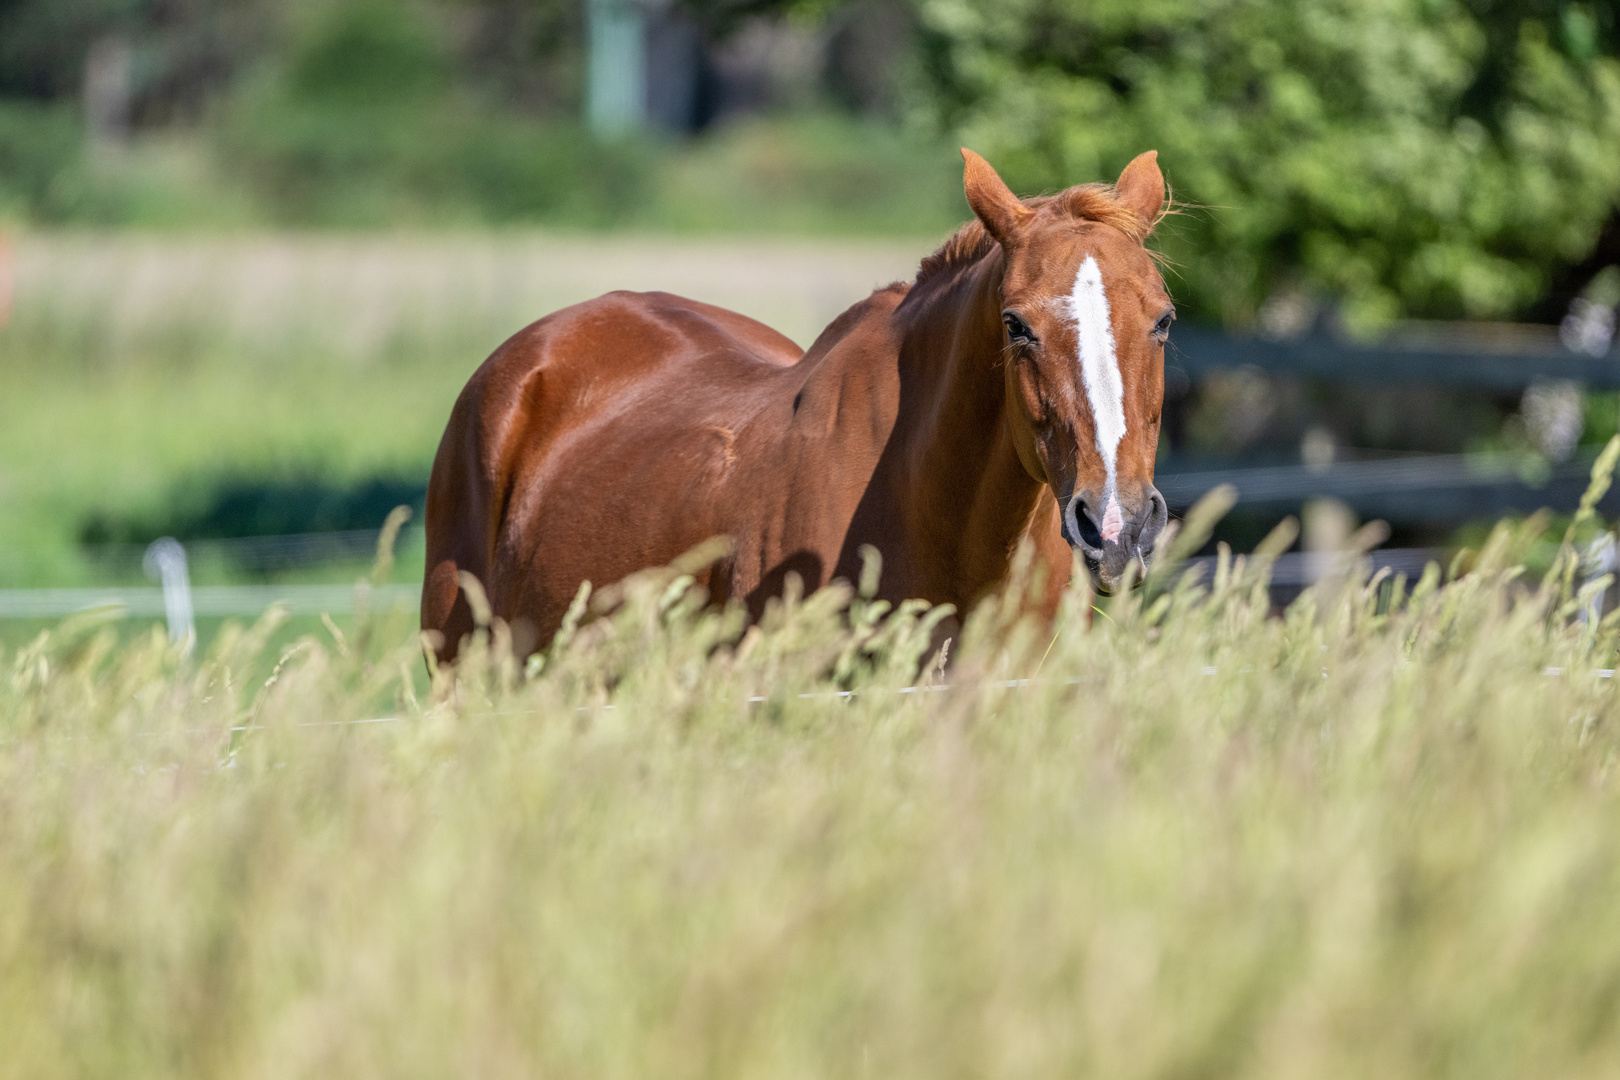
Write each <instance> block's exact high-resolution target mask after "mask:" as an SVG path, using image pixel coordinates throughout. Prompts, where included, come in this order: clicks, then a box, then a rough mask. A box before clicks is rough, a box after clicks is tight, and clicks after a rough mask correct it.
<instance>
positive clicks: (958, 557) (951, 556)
mask: <svg viewBox="0 0 1620 1080" xmlns="http://www.w3.org/2000/svg"><path fill="white" fill-rule="evenodd" d="M1001 271H1002V264H1001V253H1000V250H999V249H994V250H992V252H991V253H990V254H989V255H987V256H985V257H983V258H980V259H978V260H975V261H974V262H973V263H971V264H969V265H966V266H963V267H960V268H958V269H954V270H951V271H947V272H946V273H948V274H949V277H947V278H943V279H939V280H936V281H929V282H926V283H924V284H922V285H919V286H917V287H916V288H915V289H914V290H913V295H912V296H910V297H908V298H907V303H906V304H905V305H904V306H903V308H902V309H901V310H900V311H898V312H897V313H896V315H897V316H898V317H900V318H903V319H904V320H905V322H904V324H903V327H902V331H901V346H900V382H901V405H900V414H899V417H898V419H897V422H896V430H895V436H896V437H897V438H899V439H901V440H902V445H903V452H902V453H901V454H900V455H899V464H900V465H901V468H902V469H903V470H904V472H903V475H902V476H900V477H897V480H899V482H900V484H901V485H903V486H902V490H903V491H904V492H905V493H906V497H907V498H908V499H909V501H910V504H911V505H910V510H911V513H912V514H914V515H916V516H917V517H918V518H920V519H921V522H920V523H922V524H924V528H922V529H921V530H915V531H914V535H920V536H921V537H922V538H923V542H924V543H925V544H929V545H931V546H934V547H938V548H940V549H941V550H938V551H930V552H927V553H926V555H928V556H937V557H938V558H939V559H940V560H941V561H940V562H939V563H938V564H937V565H941V566H948V567H954V568H956V570H955V576H956V578H957V580H956V581H954V582H953V585H954V587H955V588H954V591H958V592H960V593H961V594H962V595H961V597H960V599H961V600H962V601H964V602H966V601H971V600H972V599H974V596H975V594H977V593H978V592H979V591H980V590H982V589H984V588H987V587H989V586H991V585H993V584H995V583H996V582H997V581H999V580H1000V578H1001V577H1002V576H1003V575H1004V574H1005V572H1006V569H1007V565H1008V562H1009V561H1010V558H1011V555H1012V552H1013V550H1014V548H1015V547H1016V546H1017V543H1018V539H1019V537H1020V536H1021V535H1022V534H1023V532H1024V530H1025V528H1026V527H1027V525H1028V523H1029V519H1030V515H1031V514H1032V513H1033V512H1034V509H1035V505H1036V501H1037V499H1038V498H1039V496H1040V490H1041V489H1040V484H1039V483H1037V482H1036V481H1035V480H1034V479H1033V478H1031V477H1030V475H1029V473H1028V471H1027V470H1026V469H1025V468H1024V467H1023V464H1022V463H1021V462H1020V461H1019V458H1018V453H1017V450H1016V448H1015V447H1014V444H1013V439H1012V432H1011V431H1010V429H1009V427H1008V423H1007V401H1006V397H1007V389H1006V375H1005V371H1004V370H1003V363H1004V360H1003V355H1002V351H1003V349H1004V347H1005V341H1004V338H1003V336H1002V330H1001Z"/></svg>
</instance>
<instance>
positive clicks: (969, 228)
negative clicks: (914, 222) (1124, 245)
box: [916, 184, 1170, 285]
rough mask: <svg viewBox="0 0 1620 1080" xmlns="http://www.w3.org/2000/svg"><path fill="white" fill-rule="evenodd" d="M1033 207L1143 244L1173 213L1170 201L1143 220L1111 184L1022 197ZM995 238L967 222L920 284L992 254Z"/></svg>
mask: <svg viewBox="0 0 1620 1080" xmlns="http://www.w3.org/2000/svg"><path fill="white" fill-rule="evenodd" d="M1021 201H1022V202H1023V204H1024V205H1025V206H1027V207H1029V208H1030V209H1031V210H1040V209H1042V208H1044V207H1047V206H1055V207H1056V208H1057V209H1059V210H1060V211H1062V212H1063V213H1064V214H1065V215H1066V216H1068V217H1070V218H1073V219H1075V220H1076V221H1095V222H1097V223H1098V224H1100V225H1108V226H1112V227H1113V228H1115V229H1118V230H1119V231H1120V232H1122V233H1124V234H1125V235H1126V236H1128V237H1129V238H1130V239H1131V240H1132V241H1134V242H1136V243H1138V244H1140V243H1144V242H1146V240H1147V238H1148V237H1149V236H1150V235H1152V233H1153V230H1154V229H1155V228H1156V227H1157V226H1158V224H1159V222H1160V221H1162V220H1164V217H1165V215H1166V214H1168V213H1169V212H1170V203H1169V200H1166V202H1165V205H1164V206H1163V207H1162V208H1161V209H1160V210H1159V213H1158V214H1157V215H1155V216H1154V217H1153V218H1152V220H1147V221H1145V220H1143V219H1142V217H1141V216H1140V215H1138V214H1137V213H1136V211H1134V210H1132V209H1131V208H1129V207H1128V206H1126V205H1124V204H1123V203H1121V202H1120V201H1119V197H1118V196H1117V195H1116V194H1115V191H1114V185H1112V184H1079V185H1076V186H1075V187H1072V188H1068V189H1066V190H1064V191H1060V192H1058V193H1057V194H1056V195H1036V196H1034V197H1033V198H1028V199H1023V200H1021ZM995 245H996V242H995V239H994V238H993V237H992V236H991V235H990V234H989V232H987V231H986V230H985V227H984V223H983V222H981V221H979V219H978V218H974V219H973V220H971V221H969V222H967V223H966V224H965V225H963V226H962V227H961V228H959V229H957V230H956V232H954V233H952V234H951V236H950V238H949V239H947V240H946V241H945V242H944V243H943V244H941V245H940V246H939V249H938V250H937V251H935V252H934V253H933V254H931V255H927V256H925V257H924V258H923V261H922V263H921V264H920V265H919V266H918V267H917V280H916V283H917V284H918V285H922V284H924V283H926V282H928V281H930V280H932V279H933V278H936V277H939V276H941V275H943V274H946V273H949V272H950V271H952V270H957V269H960V268H962V267H964V266H970V265H972V264H973V263H975V262H978V261H979V260H980V259H982V258H983V257H984V256H986V255H988V254H989V253H990V250H991V249H992V248H994V247H995Z"/></svg>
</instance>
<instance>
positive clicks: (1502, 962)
mask: <svg viewBox="0 0 1620 1080" xmlns="http://www.w3.org/2000/svg"><path fill="white" fill-rule="evenodd" d="M1198 526H1199V522H1198V521H1196V520H1194V521H1193V522H1192V524H1191V525H1190V526H1189V529H1190V531H1191V532H1196V531H1197V529H1198ZM1538 533H1539V525H1536V524H1533V525H1532V526H1531V527H1530V528H1529V529H1527V530H1520V531H1519V532H1517V533H1515V532H1513V531H1512V530H1505V531H1503V532H1500V533H1498V534H1497V536H1496V537H1495V538H1494V539H1493V541H1492V543H1491V544H1490V545H1489V546H1488V548H1487V550H1485V551H1484V552H1482V553H1481V554H1480V557H1479V558H1478V559H1477V560H1476V562H1475V564H1474V565H1475V569H1474V570H1473V572H1472V573H1470V574H1469V575H1468V576H1466V577H1463V578H1460V579H1458V580H1456V581H1452V582H1445V583H1442V581H1441V580H1440V575H1439V574H1438V573H1437V572H1431V573H1430V574H1429V575H1427V576H1425V577H1424V579H1423V580H1422V581H1420V582H1416V583H1408V582H1400V583H1396V584H1395V587H1394V588H1393V589H1391V588H1389V583H1387V582H1384V583H1378V582H1373V583H1367V582H1363V581H1362V580H1361V579H1360V578H1359V577H1358V576H1356V575H1355V574H1351V575H1349V576H1348V577H1337V578H1333V579H1330V580H1325V581H1323V582H1322V583H1320V584H1319V585H1318V586H1316V587H1315V588H1313V589H1312V590H1311V591H1309V592H1307V593H1306V595H1305V596H1304V597H1302V598H1301V599H1300V601H1298V602H1297V603H1296V604H1294V605H1293V606H1292V607H1291V608H1290V609H1289V610H1288V611H1287V612H1286V613H1285V614H1284V615H1283V616H1282V617H1274V616H1272V614H1271V613H1270V609H1269V604H1268V601H1267V599H1266V597H1265V593H1264V591H1263V588H1262V586H1261V580H1262V578H1263V575H1264V572H1265V566H1266V563H1267V556H1266V555H1265V554H1263V553H1262V554H1261V555H1260V556H1258V557H1255V558H1251V559H1249V560H1246V561H1243V562H1240V563H1235V564H1234V563H1231V562H1225V563H1223V564H1222V567H1221V570H1220V573H1219V574H1218V575H1217V576H1216V578H1215V580H1214V581H1213V582H1211V583H1207V584H1204V585H1197V584H1194V583H1192V582H1191V581H1189V580H1186V579H1177V578H1176V577H1175V575H1173V574H1165V575H1163V576H1161V577H1160V578H1159V579H1156V580H1155V581H1154V582H1152V583H1151V584H1150V589H1149V590H1148V591H1147V592H1138V593H1134V594H1131V595H1127V596H1122V597H1119V598H1116V599H1112V600H1106V601H1101V602H1100V604H1101V606H1100V607H1099V608H1097V611H1096V614H1095V615H1094V617H1089V618H1088V611H1089V610H1090V609H1091V605H1092V603H1093V600H1092V598H1091V597H1090V596H1089V595H1088V594H1086V593H1085V592H1083V591H1081V590H1076V591H1074V592H1072V593H1071V594H1070V595H1069V596H1068V598H1067V600H1066V603H1065V608H1064V611H1063V613H1062V616H1061V618H1060V621H1059V625H1058V631H1057V634H1056V637H1055V639H1054V638H1053V637H1052V636H1051V635H1050V634H1048V633H1047V632H1045V631H1043V630H1040V629H1038V628H1036V627H1034V626H1031V625H1028V624H1024V623H1020V622H1019V621H1018V620H1017V618H1016V617H1015V609H1014V607H1013V606H1012V605H1011V604H1010V603H1009V602H1005V601H995V602H991V603H989V604H987V605H986V606H985V607H984V608H982V609H981V610H980V611H978V612H977V613H976V614H975V615H974V617H973V618H972V619H971V620H969V623H968V627H967V630H966V632H965V634H964V637H963V641H962V643H961V645H960V647H957V648H954V649H953V663H952V665H951V666H950V668H949V669H947V670H946V671H943V672H941V671H940V670H938V669H937V668H936V667H934V665H933V664H932V663H931V661H930V659H929V656H930V652H929V650H930V648H931V644H930V636H929V633H928V630H927V624H928V622H929V620H930V615H929V614H928V613H925V612H921V611H911V610H907V611H906V612H904V613H903V614H901V615H900V616H898V617H895V618H892V619H890V620H889V621H888V622H878V621H876V620H877V619H878V618H879V616H881V615H882V614H883V612H882V611H881V609H878V608H875V607H871V606H868V605H867V604H866V603H865V602H863V601H861V600H859V599H858V598H857V599H856V601H855V604H854V607H853V608H852V609H851V610H850V611H849V613H848V614H844V613H842V609H843V608H844V606H845V603H846V602H847V601H848V599H849V593H848V592H847V591H842V590H828V591H825V592H822V593H818V594H816V595H814V596H811V597H808V598H803V599H800V598H796V597H793V596H790V597H789V598H788V600H787V601H786V602H785V603H782V604H780V605H778V606H776V607H775V608H773V610H772V611H771V612H770V613H769V614H768V615H767V617H766V618H765V620H764V621H763V623H762V624H761V625H759V626H758V627H756V628H753V629H748V630H747V631H746V632H745V631H744V628H743V625H742V620H741V618H740V616H739V615H738V614H737V613H736V612H735V611H726V612H714V611H710V610H706V609H704V608H702V607H701V605H700V603H699V600H700V598H699V597H698V596H696V595H695V594H694V593H692V592H690V591H688V590H687V589H686V588H685V584H684V582H683V581H681V580H680V579H676V578H673V577H672V575H671V573H669V572H656V573H650V574H648V575H645V576H643V577H642V578H640V579H638V580H637V581H636V582H634V583H633V584H632V585H631V586H630V587H629V588H627V589H626V590H625V600H624V604H623V607H622V608H621V609H620V610H619V611H618V612H617V614H615V615H613V616H611V617H610V618H605V619H600V620H598V621H596V622H593V623H588V624H586V625H585V626H583V627H581V628H579V629H578V631H577V632H576V633H571V634H566V635H565V636H564V638H565V639H564V641H563V642H562V643H561V644H559V645H558V646H557V647H555V648H554V649H553V650H552V651H551V652H550V653H549V654H548V655H546V656H545V657H544V658H543V659H541V660H537V661H535V662H533V663H531V664H530V665H529V669H530V677H529V678H528V679H526V680H525V679H524V678H522V677H521V674H520V672H519V670H518V668H517V665H515V664H514V663H513V662H512V661H511V659H510V658H509V657H507V656H505V655H504V652H503V642H504V641H505V635H504V632H503V630H502V628H501V627H500V626H499V625H498V624H497V625H496V626H495V627H493V628H492V632H491V633H489V634H486V635H484V636H483V637H481V638H480V640H479V641H478V642H475V643H474V645H473V646H472V648H471V649H470V650H469V653H468V657H467V659H466V661H465V663H464V665H463V668H462V669H461V671H460V672H459V675H458V677H457V678H455V679H452V678H451V677H450V675H449V673H444V672H441V673H440V674H439V675H438V676H437V677H436V678H435V679H434V681H433V684H432V686H431V687H429V686H426V685H425V684H424V680H423V675H422V669H421V662H420V658H419V653H418V651H417V647H416V646H415V644H414V642H411V641H409V640H408V638H407V637H406V636H405V635H404V634H402V633H401V631H400V629H399V628H398V627H396V628H394V629H392V630H389V629H387V628H384V627H370V628H368V627H366V626H365V625H361V626H356V627H351V628H349V629H348V630H345V631H343V632H342V635H341V637H338V636H335V635H333V634H332V633H330V632H328V631H325V630H323V631H321V632H320V633H319V634H317V635H316V636H314V637H309V638H306V639H304V640H302V641H299V642H296V643H293V644H292V645H291V647H287V648H282V647H279V646H278V647H277V648H275V650H274V651H273V652H269V653H267V646H266V644H265V642H266V640H267V638H268V636H269V635H271V634H272V633H273V630H272V627H273V620H267V621H265V622H263V623H261V624H260V625H259V626H257V627H255V628H253V629H248V630H238V631H235V632H232V633H230V634H226V635H222V636H221V637H220V638H218V639H217V640H216V641H215V643H214V644H213V646H212V647H211V648H210V649H209V650H207V652H206V654H205V655H202V656H199V657H196V658H193V659H184V658H183V657H182V656H181V655H180V653H179V652H178V651H177V650H176V649H175V648H173V647H171V646H170V645H169V644H168V643H167V642H166V641H165V640H163V638H162V637H161V635H159V634H154V635H153V636H152V637H150V638H147V639H143V640H140V641H137V642H133V643H130V644H127V645H123V646H115V645H113V644H112V643H111V639H110V638H109V637H108V636H107V635H106V632H105V631H104V630H101V629H98V628H96V627H95V626H93V625H82V624H81V625H71V624H69V625H64V626H63V627H61V628H59V629H57V630H55V631H53V632H52V633H51V634H49V635H48V636H45V637H42V638H41V639H40V640H38V641H37V642H35V643H34V644H33V645H31V646H29V647H27V648H24V649H22V650H14V651H12V652H10V653H8V654H6V655H5V656H3V657H0V673H3V675H0V821H3V822H4V823H5V828H4V829H3V830H0V1045H4V1046H5V1048H6V1052H5V1055H4V1061H5V1064H6V1070H5V1071H6V1072H7V1073H9V1074H13V1075H18V1076H31V1077H50V1076H58V1075H69V1074H72V1075H117V1076H120V1077H136V1076H145V1075H154V1076H156V1075H162V1076H174V1075H232V1076H259V1075H263V1076H272V1075H273V1076H277V1077H284V1076H294V1075H311V1076H333V1075H343V1076H355V1075H386V1076H390V1077H394V1076H412V1075H422V1076H445V1075H512V1076H519V1075H521V1076H535V1075H545V1076H591V1077H614V1076H618V1077H626V1078H629V1077H643V1076H665V1077H682V1076H692V1077H718V1076H878V1077H899V1076H928V1077H937V1076H974V1077H984V1076H994V1077H1002V1076H1006V1077H1014V1076H1020V1077H1021V1076H1060V1075H1061V1076H1104V1077H1111V1078H1114V1077H1132V1076H1166V1075H1188V1076H1244V1077H1267V1076H1275V1077H1287V1078H1297V1077H1315V1076H1321V1077H1326V1076H1345V1077H1349V1076H1414V1077H1415V1076H1425V1077H1427V1076H1436V1075H1455V1076H1469V1077H1493V1076H1500V1077H1521V1076H1526V1075H1558V1076H1572V1075H1573V1076H1579V1075H1591V1076H1598V1075H1610V1074H1612V1073H1613V1072H1614V1071H1615V1070H1616V1069H1617V1068H1620V1037H1617V1034H1616V1032H1617V1030H1620V1029H1617V1028H1616V1025H1615V1023H1614V1019H1615V1010H1616V1007H1617V1002H1620V828H1617V827H1616V826H1617V825H1620V796H1617V789H1616V784H1615V778H1614V766H1615V762H1616V760H1617V751H1620V732H1617V728H1616V722H1617V719H1620V717H1617V710H1616V703H1615V690H1614V684H1613V680H1612V679H1608V678H1603V677H1601V676H1600V674H1599V672H1600V671H1601V670H1602V669H1607V668H1611V667H1612V666H1613V664H1614V643H1615V621H1614V620H1613V619H1610V620H1608V621H1606V622H1605V623H1604V624H1603V625H1601V626H1598V625H1592V624H1590V623H1587V622H1583V621H1581V620H1580V619H1578V618H1576V617H1574V616H1575V612H1576V610H1577V609H1578V608H1579V607H1580V601H1581V598H1580V597H1579V596H1578V595H1571V592H1572V589H1571V588H1566V586H1565V585H1564V582H1563V578H1562V577H1561V576H1560V575H1558V574H1556V573H1555V574H1554V575H1553V576H1552V577H1551V578H1550V579H1549V581H1548V582H1547V583H1545V584H1541V583H1537V582H1533V581H1532V582H1526V581H1524V580H1522V574H1520V573H1519V572H1518V571H1517V570H1516V569H1514V568H1513V564H1514V563H1515V560H1516V558H1517V555H1518V553H1519V552H1520V551H1521V550H1523V548H1524V547H1525V545H1527V544H1528V543H1530V542H1531V540H1532V539H1533V534H1538ZM1183 549H1185V545H1183ZM1274 549H1275V545H1273V550H1274ZM1572 585H1573V582H1572ZM1593 587H1596V586H1595V585H1594V586H1593ZM272 664H274V666H275V669H276V673H275V675H274V676H273V677H270V678H269V679H268V680H267V678H266V671H267V670H268V669H269V668H270V667H271V665H272ZM919 670H921V672H922V675H921V676H920V678H919V676H918V675H917V673H918V671H919ZM250 672H252V673H253V674H251V675H250V674H249V673H250ZM1032 676H1034V677H1033V678H1031V677H1032ZM942 683H948V685H949V689H929V687H935V686H938V685H941V684H942ZM913 687H917V688H918V689H911V688H913ZM848 690H853V691H855V692H854V693H853V694H844V693H843V691H848ZM908 691H909V692H908ZM384 716H386V717H392V718H394V719H393V720H392V722H390V723H385V724H359V723H352V722H353V721H361V720H368V719H373V718H377V717H384ZM305 725H312V726H305Z"/></svg>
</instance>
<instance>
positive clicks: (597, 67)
mask: <svg viewBox="0 0 1620 1080" xmlns="http://www.w3.org/2000/svg"><path fill="white" fill-rule="evenodd" d="M585 15H586V23H587V35H588V41H589V49H590V55H589V58H588V61H587V64H586V76H585V120H586V123H588V124H589V125H590V129H591V131H592V132H594V133H595V134H597V135H605V136H614V135H623V134H626V133H627V132H631V131H636V130H638V129H640V128H641V127H642V125H643V123H644V122H645V120H646V112H647V84H646V79H647V63H646V27H645V21H646V20H645V17H644V15H643V13H642V10H641V8H640V7H639V6H638V5H637V4H636V3H635V2H634V0H585Z"/></svg>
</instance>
